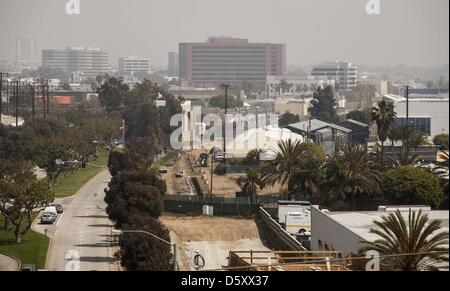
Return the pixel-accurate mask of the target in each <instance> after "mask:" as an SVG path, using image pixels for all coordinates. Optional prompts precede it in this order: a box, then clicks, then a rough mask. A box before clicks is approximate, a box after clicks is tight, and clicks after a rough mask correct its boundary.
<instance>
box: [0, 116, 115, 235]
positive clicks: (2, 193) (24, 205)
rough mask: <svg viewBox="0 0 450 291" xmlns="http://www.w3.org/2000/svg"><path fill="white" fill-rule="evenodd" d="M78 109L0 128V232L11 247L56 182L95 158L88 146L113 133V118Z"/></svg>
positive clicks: (94, 148)
mask: <svg viewBox="0 0 450 291" xmlns="http://www.w3.org/2000/svg"><path fill="white" fill-rule="evenodd" d="M78 109H79V108H73V111H71V112H55V114H54V116H53V117H52V118H51V119H47V120H40V119H38V120H36V121H35V122H34V123H33V122H29V120H28V121H27V122H26V123H25V125H24V126H22V127H17V128H15V127H6V126H1V125H0V214H1V215H2V216H3V217H4V218H5V219H4V221H5V223H4V225H3V228H4V229H5V230H7V229H10V228H11V227H12V228H13V229H14V234H15V237H16V242H17V243H20V242H21V237H23V236H24V235H25V234H26V233H27V232H28V230H29V229H30V227H31V224H32V220H33V217H34V216H33V213H34V212H35V211H36V209H37V208H39V207H44V206H47V205H48V204H50V203H51V202H52V201H53V200H54V193H53V191H52V188H53V186H54V185H55V184H56V183H57V180H58V177H59V176H60V175H63V174H65V173H67V172H69V171H73V170H75V169H77V168H81V167H85V166H86V165H87V163H88V162H89V160H91V159H95V157H96V154H97V147H98V143H95V142H94V141H104V140H108V141H109V142H108V143H110V140H111V139H112V137H113V136H114V135H115V134H117V131H118V129H119V125H118V124H117V122H115V121H114V119H111V118H109V117H106V116H105V115H104V114H102V113H92V112H88V111H84V110H81V109H80V110H78ZM36 167H40V168H42V169H44V170H45V172H46V176H47V177H46V178H45V179H41V180H39V179H38V177H37V176H36V174H35V170H36Z"/></svg>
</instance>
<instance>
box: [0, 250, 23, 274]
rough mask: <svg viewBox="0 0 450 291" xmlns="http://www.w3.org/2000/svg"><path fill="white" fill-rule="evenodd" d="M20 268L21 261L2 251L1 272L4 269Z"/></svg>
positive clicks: (0, 259) (13, 269) (0, 256)
mask: <svg viewBox="0 0 450 291" xmlns="http://www.w3.org/2000/svg"><path fill="white" fill-rule="evenodd" d="M18 269H19V262H17V261H16V260H15V259H13V258H11V257H9V256H6V255H4V254H1V253H0V272H3V271H11V272H14V271H18Z"/></svg>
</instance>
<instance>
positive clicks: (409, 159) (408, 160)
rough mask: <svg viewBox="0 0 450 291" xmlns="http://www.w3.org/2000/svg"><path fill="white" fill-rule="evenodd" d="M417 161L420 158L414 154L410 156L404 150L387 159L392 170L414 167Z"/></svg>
mask: <svg viewBox="0 0 450 291" xmlns="http://www.w3.org/2000/svg"><path fill="white" fill-rule="evenodd" d="M419 161H420V157H419V156H418V155H416V154H411V153H410V152H409V151H408V150H407V149H406V148H402V149H400V152H398V153H394V154H393V155H392V156H391V157H389V164H390V165H391V167H392V168H398V167H402V166H411V165H415V164H417V163H418V162H419Z"/></svg>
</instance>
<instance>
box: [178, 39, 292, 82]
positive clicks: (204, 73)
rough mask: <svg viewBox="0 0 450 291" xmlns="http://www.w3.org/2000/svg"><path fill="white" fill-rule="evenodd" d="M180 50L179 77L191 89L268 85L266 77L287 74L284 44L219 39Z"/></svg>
mask: <svg viewBox="0 0 450 291" xmlns="http://www.w3.org/2000/svg"><path fill="white" fill-rule="evenodd" d="M179 50H180V51H179V58H180V70H179V71H180V72H179V77H180V79H181V81H187V82H188V83H189V84H190V85H197V86H211V85H218V84H220V83H223V82H227V83H239V84H240V83H242V82H244V81H246V82H249V83H265V81H266V77H267V75H283V74H284V73H285V67H286V46H285V45H284V44H272V43H249V41H248V40H247V39H238V38H227V37H217V38H210V39H209V40H208V41H207V42H205V43H180V45H179Z"/></svg>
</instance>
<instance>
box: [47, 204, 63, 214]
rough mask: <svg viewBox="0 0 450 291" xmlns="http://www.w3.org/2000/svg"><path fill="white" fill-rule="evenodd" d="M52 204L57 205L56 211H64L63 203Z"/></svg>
mask: <svg viewBox="0 0 450 291" xmlns="http://www.w3.org/2000/svg"><path fill="white" fill-rule="evenodd" d="M50 206H52V207H55V208H56V213H58V214H60V213H63V212H64V208H63V207H62V205H61V204H52V205H50Z"/></svg>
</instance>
